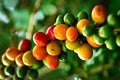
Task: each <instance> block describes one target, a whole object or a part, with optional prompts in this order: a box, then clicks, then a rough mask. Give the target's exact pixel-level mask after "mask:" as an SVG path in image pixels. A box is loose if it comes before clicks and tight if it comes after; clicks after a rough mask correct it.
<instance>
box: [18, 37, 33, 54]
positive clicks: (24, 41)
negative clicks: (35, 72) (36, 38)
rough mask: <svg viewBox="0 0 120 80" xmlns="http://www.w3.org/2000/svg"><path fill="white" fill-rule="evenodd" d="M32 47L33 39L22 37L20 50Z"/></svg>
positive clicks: (23, 50) (19, 45)
mask: <svg viewBox="0 0 120 80" xmlns="http://www.w3.org/2000/svg"><path fill="white" fill-rule="evenodd" d="M30 49H31V41H30V40H28V39H22V40H21V41H20V42H19V44H18V50H20V51H21V52H25V51H28V50H30Z"/></svg>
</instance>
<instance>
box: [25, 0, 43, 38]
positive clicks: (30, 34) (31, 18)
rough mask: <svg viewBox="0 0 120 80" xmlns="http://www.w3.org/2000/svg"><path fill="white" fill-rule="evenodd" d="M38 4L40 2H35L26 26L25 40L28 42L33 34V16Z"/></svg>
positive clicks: (38, 0)
mask: <svg viewBox="0 0 120 80" xmlns="http://www.w3.org/2000/svg"><path fill="white" fill-rule="evenodd" d="M40 3H41V0H36V2H35V5H34V8H33V11H32V13H31V16H30V21H29V25H28V29H27V32H26V39H28V40H31V38H32V32H33V28H34V16H35V13H36V12H37V10H38V9H39V7H40Z"/></svg>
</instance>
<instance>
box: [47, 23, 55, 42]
mask: <svg viewBox="0 0 120 80" xmlns="http://www.w3.org/2000/svg"><path fill="white" fill-rule="evenodd" d="M54 27H55V26H54V25H51V26H49V27H48V28H47V30H46V35H47V36H48V37H49V39H50V40H55V39H56V38H55V35H54V32H53V30H54Z"/></svg>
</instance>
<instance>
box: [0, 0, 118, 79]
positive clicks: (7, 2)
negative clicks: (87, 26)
mask: <svg viewBox="0 0 120 80" xmlns="http://www.w3.org/2000/svg"><path fill="white" fill-rule="evenodd" d="M35 1H36V0H0V56H1V55H2V54H3V53H4V52H5V50H6V49H7V48H8V47H9V46H13V45H14V46H16V47H17V45H18V43H19V41H20V40H21V39H22V38H24V37H25V34H26V31H27V27H28V25H29V20H30V14H31V13H32V10H33V8H34V4H35ZM119 3H120V0H41V4H40V7H39V9H38V11H37V12H36V13H35V18H34V30H33V32H36V31H43V32H44V31H45V30H46V28H47V27H49V26H50V25H52V24H54V22H55V19H56V17H57V15H59V14H64V13H66V12H69V13H72V14H73V15H74V16H76V15H77V13H78V12H80V11H86V12H87V13H88V14H89V19H90V20H91V16H90V14H91V9H92V8H93V6H95V5H96V4H103V5H105V7H106V9H107V11H108V14H109V13H116V12H117V11H118V10H119V9H120V6H119ZM33 45H34V44H33ZM72 53H73V52H69V55H68V59H67V63H61V64H60V68H58V69H57V70H54V71H51V70H48V69H46V68H42V69H40V71H39V75H40V76H39V77H40V79H41V80H119V79H120V58H119V57H120V51H109V50H107V49H106V48H104V46H103V47H101V48H99V49H94V55H93V57H92V59H90V60H89V61H86V62H85V61H82V60H80V59H78V57H77V56H76V55H75V54H72ZM0 63H1V61H0ZM38 80H39V79H38Z"/></svg>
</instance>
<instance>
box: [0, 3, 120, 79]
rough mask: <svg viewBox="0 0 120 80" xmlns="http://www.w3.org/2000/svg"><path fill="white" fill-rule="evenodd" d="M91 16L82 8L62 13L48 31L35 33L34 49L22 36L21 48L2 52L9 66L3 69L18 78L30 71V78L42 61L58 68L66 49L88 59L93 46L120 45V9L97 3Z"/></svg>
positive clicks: (36, 73)
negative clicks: (115, 10)
mask: <svg viewBox="0 0 120 80" xmlns="http://www.w3.org/2000/svg"><path fill="white" fill-rule="evenodd" d="M88 17H89V16H88V13H87V12H85V11H80V13H78V15H77V16H74V15H73V14H71V13H66V14H64V15H61V14H60V15H58V16H57V18H56V21H55V24H53V25H51V26H49V27H48V28H47V30H46V32H45V33H44V32H39V31H38V32H35V33H34V34H33V41H34V43H35V46H34V47H33V49H31V42H30V40H27V39H23V40H21V41H20V43H19V45H18V48H15V47H10V48H8V49H7V50H6V51H5V53H4V54H3V55H2V63H3V64H4V66H6V67H5V68H3V67H1V69H0V71H2V69H4V73H2V75H4V74H5V76H11V75H13V74H14V77H13V79H14V80H17V79H16V78H20V79H23V78H25V76H26V74H27V73H28V75H29V76H30V78H36V77H37V75H38V72H37V69H38V68H40V66H41V64H44V65H45V66H47V67H48V68H49V69H51V70H54V69H56V68H58V66H59V63H60V57H59V56H60V55H61V54H62V53H63V52H65V53H68V55H69V51H73V52H74V53H75V54H77V55H78V57H79V58H80V59H81V60H85V61H87V60H89V59H90V58H91V57H92V55H93V48H100V47H101V46H104V45H105V46H106V48H107V49H108V50H117V49H119V47H120V34H119V32H120V29H119V27H120V23H119V21H120V11H118V12H117V13H116V14H113V13H109V14H108V13H107V10H106V8H105V6H103V5H101V4H98V5H96V6H94V7H93V9H92V11H91V17H90V18H92V21H90V19H89V18H88ZM65 49H67V51H66V50H65ZM73 60H74V59H73ZM14 63H16V64H17V68H16V65H13V64H14ZM11 65H13V66H11ZM15 71H16V72H15ZM8 72H9V73H8ZM32 73H33V74H32ZM33 75H34V76H33Z"/></svg>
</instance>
